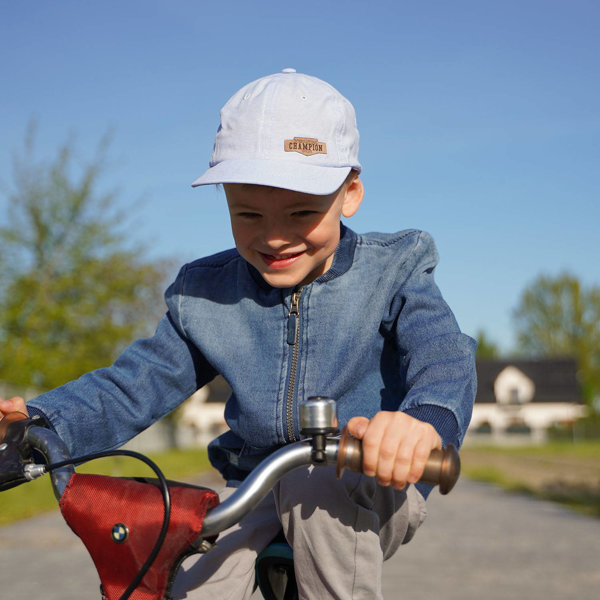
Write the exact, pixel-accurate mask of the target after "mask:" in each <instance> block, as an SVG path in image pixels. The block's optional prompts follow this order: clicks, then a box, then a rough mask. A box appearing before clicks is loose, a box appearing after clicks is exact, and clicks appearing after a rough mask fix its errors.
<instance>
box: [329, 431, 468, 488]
mask: <svg viewBox="0 0 600 600" xmlns="http://www.w3.org/2000/svg"><path fill="white" fill-rule="evenodd" d="M345 469H350V470H351V471H356V472H361V471H362V442H361V441H360V440H359V439H356V438H353V437H352V436H351V435H350V434H349V433H348V431H347V430H346V429H345V428H344V431H342V436H341V438H340V441H339V445H338V456H337V476H338V478H339V477H341V476H342V473H343V472H344V470H345ZM459 476H460V456H459V454H458V450H457V449H456V448H455V447H454V446H453V445H452V444H448V446H447V447H446V448H445V449H444V450H432V451H431V454H430V455H429V458H428V459H427V464H426V465H425V471H424V472H423V475H422V477H421V479H420V480H419V481H421V482H422V483H430V484H432V485H438V486H439V489H440V494H447V493H448V492H449V491H450V490H451V489H452V488H453V487H454V485H455V484H456V482H457V481H458V478H459Z"/></svg>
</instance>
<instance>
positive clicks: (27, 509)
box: [0, 449, 211, 525]
mask: <svg viewBox="0 0 600 600" xmlns="http://www.w3.org/2000/svg"><path fill="white" fill-rule="evenodd" d="M148 456H149V458H151V459H152V460H153V461H154V462H155V463H156V464H157V465H158V466H159V468H160V469H161V471H162V472H163V473H164V474H165V476H166V477H167V479H175V480H177V479H185V478H187V477H191V476H193V475H196V474H198V473H200V472H202V471H206V470H207V469H209V468H211V467H210V463H209V462H208V457H207V455H206V450H202V449H190V450H169V451H167V452H162V453H158V454H149V455H148ZM77 472H78V473H98V474H102V475H113V476H116V477H132V476H140V477H154V476H155V475H154V472H153V471H152V470H151V469H150V468H149V467H148V466H146V465H145V464H143V463H142V462H140V461H138V460H134V459H132V458H127V457H121V456H117V457H113V458H102V459H98V460H95V461H92V462H90V463H88V464H85V465H81V466H80V467H77ZM57 507H58V505H57V502H56V499H55V498H54V493H53V491H52V486H51V484H50V479H49V477H47V476H45V477H41V478H40V479H36V480H35V481H32V482H30V483H26V484H23V485H20V486H18V487H16V488H12V489H10V490H7V491H5V492H2V493H1V494H0V525H6V524H8V523H12V522H14V521H18V520H20V519H26V518H28V517H32V516H34V515H37V514H40V513H43V512H48V511H50V510H53V509H57Z"/></svg>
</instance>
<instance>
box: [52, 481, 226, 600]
mask: <svg viewBox="0 0 600 600" xmlns="http://www.w3.org/2000/svg"><path fill="white" fill-rule="evenodd" d="M169 490H170V494H171V519H170V522H169V528H168V530H167V535H166V537H165V540H164V543H163V545H162V548H161V550H160V552H159V553H158V555H157V557H156V560H155V561H154V563H153V564H152V566H151V567H150V569H149V571H148V572H147V573H146V575H145V576H144V578H143V579H142V580H141V582H140V584H139V585H138V586H137V588H136V589H135V590H134V591H133V593H132V594H131V596H130V598H131V600H163V599H164V598H168V593H169V590H170V587H171V584H172V582H173V579H174V576H175V573H176V570H177V569H178V568H179V565H180V564H181V561H182V560H183V558H185V557H186V556H188V555H189V554H194V553H197V552H200V551H201V550H200V549H199V548H197V547H195V546H193V545H192V543H193V542H194V541H195V540H196V539H197V538H198V535H199V534H200V532H201V530H202V521H203V520H204V516H205V514H206V511H207V510H208V509H209V508H212V507H213V506H216V505H217V504H218V503H219V500H218V496H217V494H216V493H215V492H214V491H213V490H210V489H207V488H200V487H196V486H189V485H186V484H180V483H172V482H169ZM60 509H61V512H62V514H63V517H64V519H65V521H66V522H67V523H68V524H69V526H70V527H71V529H72V530H73V531H74V532H75V534H76V535H78V536H79V537H80V538H81V540H82V541H83V543H84V544H85V547H86V548H87V550H88V552H89V554H90V556H91V557H92V560H93V561H94V565H95V566H96V570H97V571H98V575H99V577H100V582H101V589H102V593H103V597H104V598H105V599H106V600H118V598H120V597H121V595H122V594H123V593H124V591H125V590H126V589H127V587H128V586H129V585H130V584H131V582H132V581H133V579H134V577H135V576H136V575H137V574H138V572H139V570H140V567H141V566H142V565H143V564H144V563H145V562H146V559H147V558H148V556H149V554H150V553H151V552H152V549H153V547H154V545H155V543H156V540H157V538H158V535H159V532H160V530H161V527H162V524H163V517H164V505H163V497H162V494H161V491H160V488H159V487H158V486H157V485H155V484H153V483H151V482H150V481H146V480H136V479H125V478H118V477H108V476H104V475H87V474H79V473H75V474H74V475H73V476H72V477H71V480H70V482H69V484H68V486H67V489H66V490H65V492H64V493H63V495H62V497H61V499H60Z"/></svg>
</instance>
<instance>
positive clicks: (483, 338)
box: [475, 329, 500, 358]
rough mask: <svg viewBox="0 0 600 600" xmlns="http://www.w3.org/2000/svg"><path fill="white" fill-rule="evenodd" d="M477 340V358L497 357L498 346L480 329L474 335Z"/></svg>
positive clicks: (498, 352)
mask: <svg viewBox="0 0 600 600" xmlns="http://www.w3.org/2000/svg"><path fill="white" fill-rule="evenodd" d="M475 339H476V340H477V358H498V356H500V351H499V350H498V346H497V345H496V344H495V343H494V342H493V341H492V340H491V339H490V338H489V337H488V335H487V334H486V333H485V331H483V329H480V330H479V331H478V332H477V335H476V336H475Z"/></svg>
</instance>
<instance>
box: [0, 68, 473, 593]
mask: <svg viewBox="0 0 600 600" xmlns="http://www.w3.org/2000/svg"><path fill="white" fill-rule="evenodd" d="M360 170H361V166H360V163H359V162H358V130H357V128H356V120H355V116H354V109H353V107H352V105H351V104H350V103H349V102H348V101H347V100H346V99H345V98H344V97H343V96H341V95H340V94H339V92H337V91H336V90H335V89H334V88H332V87H331V86H330V85H329V84H327V83H325V82H323V81H321V80H319V79H316V78H314V77H310V76H307V75H303V74H299V73H296V72H295V71H294V70H293V69H285V70H284V71H282V72H281V73H277V74H274V75H271V76H268V77H264V78H262V79H259V80H257V81H254V82H252V83H250V84H248V85H246V86H244V87H243V88H242V89H241V90H240V91H239V92H237V93H236V94H234V96H233V97H232V98H231V99H230V100H229V101H228V102H227V103H226V104H225V106H224V107H223V109H222V111H221V125H220V127H219V130H218V132H217V136H216V139H215V145H214V149H213V155H212V158H211V162H210V168H209V169H208V171H206V173H204V175H202V176H201V177H200V178H199V179H197V180H196V181H195V182H194V184H193V185H194V186H198V185H209V184H223V186H224V189H225V195H226V197H227V204H228V208H229V212H230V217H231V226H232V231H233V236H234V239H235V245H236V250H230V251H226V252H223V253H220V254H217V255H214V256H212V257H208V258H205V259H201V260H198V261H195V262H194V263H191V264H189V265H186V266H184V267H183V269H182V270H181V272H180V274H179V276H178V277H177V279H176V281H175V282H174V283H173V284H172V285H171V286H170V287H169V289H168V290H167V292H166V296H165V297H166V301H167V305H168V309H169V310H168V312H167V314H166V316H165V317H164V318H163V319H162V321H161V323H160V324H159V326H158V329H157V331H156V334H155V335H154V337H153V338H151V339H148V340H139V341H138V342H136V343H134V344H132V346H130V347H129V348H128V349H127V350H126V351H125V352H124V353H123V355H122V356H121V357H120V358H119V359H118V360H117V361H116V362H115V364H114V365H113V366H112V367H109V368H108V369H101V370H99V371H95V372H93V373H89V374H87V375H85V376H83V377H82V378H80V379H79V380H78V381H76V382H72V383H70V384H67V385H66V386H63V387H62V388H59V389H58V390H54V391H52V392H49V393H47V394H44V395H42V396H40V397H39V398H37V399H35V400H33V401H32V402H31V403H30V404H29V405H28V407H29V412H30V414H31V413H35V414H40V415H41V416H42V417H43V418H45V419H46V421H48V422H49V424H50V425H51V426H52V427H53V428H55V429H56V431H57V432H58V433H59V435H61V437H62V438H63V439H64V441H65V443H66V444H67V446H68V447H69V449H70V451H71V453H72V454H73V455H81V454H83V453H87V452H91V451H94V450H100V449H105V448H109V447H115V446H118V445H120V444H123V443H124V442H126V441H127V440H128V439H130V438H131V437H133V436H134V435H135V434H137V433H138V432H139V431H141V430H142V429H144V428H145V427H147V426H148V425H150V424H151V423H152V422H154V421H156V420H157V419H159V418H161V417H162V416H164V415H166V414H167V413H169V412H170V411H172V410H173V409H174V408H175V407H177V406H178V405H179V404H180V403H181V402H182V401H183V400H184V399H185V398H187V397H188V396H189V395H190V394H191V393H192V392H194V391H195V390H196V389H197V388H198V387H200V386H202V385H204V384H206V383H207V382H208V381H210V380H211V379H212V378H213V377H214V376H215V375H217V374H221V375H223V376H224V377H225V379H226V380H227V381H228V382H229V384H230V385H231V387H232V390H233V393H232V396H231V398H230V399H229V401H228V403H227V406H226V410H225V416H226V420H227V423H228V425H229V427H230V431H228V432H227V433H226V434H224V435H222V436H220V437H219V438H218V439H217V440H215V441H214V442H212V443H211V445H210V447H209V454H210V458H211V461H212V463H213V465H214V466H215V467H217V468H218V469H219V471H220V472H221V473H222V474H223V476H224V477H225V479H226V480H227V481H228V482H229V484H230V486H234V485H235V482H236V481H239V480H241V479H243V478H244V477H245V475H246V474H247V473H248V471H249V470H251V469H252V468H253V467H254V466H256V465H257V464H258V462H260V460H262V459H263V458H264V457H265V456H266V455H268V454H269V453H270V452H272V451H273V450H274V449H276V448H277V447H279V446H281V445H283V444H286V443H289V442H292V441H295V440H296V439H298V437H299V432H298V430H299V427H298V410H297V409H298V402H299V401H300V400H302V399H304V398H308V397H310V396H314V395H325V396H330V397H333V398H336V399H337V401H338V416H339V420H340V425H343V424H345V423H348V427H349V431H350V433H352V434H353V435H354V436H355V437H358V438H360V439H362V440H363V450H364V463H363V467H364V473H365V475H366V476H365V475H362V474H356V473H346V474H345V475H344V477H343V478H342V480H341V481H337V480H336V479H335V474H334V473H333V470H332V469H330V468H329V467H323V468H318V469H310V468H308V469H299V470H297V471H295V472H293V473H291V474H290V475H288V476H287V477H285V478H284V479H283V480H282V481H281V482H280V483H279V484H278V485H277V486H276V488H275V489H274V491H273V494H272V495H270V496H269V497H267V498H266V499H265V501H264V502H263V503H262V504H261V505H260V506H259V507H258V508H257V509H256V510H255V511H254V512H253V513H252V514H251V515H250V516H249V517H248V518H247V519H245V520H244V521H243V522H242V523H240V524H239V525H238V526H236V527H234V528H232V530H230V531H228V532H226V533H224V534H222V535H221V537H220V541H219V543H218V544H217V548H216V549H215V550H213V551H212V552H210V553H208V554H207V555H206V556H203V557H200V558H199V559H198V558H193V559H189V560H188V561H187V562H186V563H184V565H183V567H182V569H181V570H180V573H179V575H178V578H177V580H176V584H175V588H174V593H175V597H176V598H213V599H214V598H219V599H222V598H249V596H250V595H251V593H252V587H253V564H254V559H255V557H256V555H257V553H258V552H260V551H261V550H262V549H263V548H264V547H265V546H266V545H267V544H268V542H269V541H270V540H271V539H272V538H273V536H274V535H275V534H276V533H277V531H278V530H279V529H280V528H281V527H282V526H283V530H284V533H285V535H286V538H287V539H288V541H289V543H290V544H291V546H292V548H293V550H294V556H295V564H296V572H297V579H298V586H299V591H300V597H301V598H315V599H317V598H318V599H319V600H321V599H324V598H369V599H372V598H381V589H380V585H381V582H380V575H381V564H382V562H383V560H384V559H385V558H387V557H389V556H390V555H391V554H392V553H393V552H394V551H395V550H396V549H397V548H398V546H399V544H401V543H405V542H407V541H409V540H410V538H411V537H412V535H413V534H414V532H415V530H416V528H417V527H418V526H419V525H420V523H421V522H422V520H423V518H424V514H425V509H424V497H425V496H426V494H427V491H428V490H427V489H426V488H425V487H423V486H414V485H407V484H412V483H415V482H416V481H417V480H418V479H419V477H420V475H421V473H422V471H423V468H424V464H425V460H426V459H427V456H428V455H429V452H430V451H431V450H432V449H434V448H439V447H441V446H442V445H446V444H448V443H454V444H456V445H460V442H461V441H462V438H463V436H464V432H465V430H466V428H467V425H468V422H469V419H470V414H471V409H472V403H473V398H474V393H475V372H474V358H473V354H474V343H473V341H472V340H471V339H470V338H468V337H467V336H465V335H463V334H461V333H460V331H459V329H458V326H457V324H456V321H455V319H454V317H453V315H452V312H451V311H450V309H449V308H448V307H447V305H446V304H445V302H444V301H443V299H442V297H441V295H440V293H439V291H438V289H437V287H436V285H435V283H434V281H433V270H434V268H435V265H436V263H437V254H436V251H435V248H434V246H433V242H432V240H431V239H430V238H429V236H428V235H426V234H424V233H422V232H419V231H404V232H400V233H397V234H367V235H363V236H358V235H357V234H355V233H354V232H353V231H351V230H350V229H348V228H346V227H345V226H343V225H342V224H341V217H342V216H344V217H346V218H349V217H351V216H352V215H353V214H354V213H355V212H356V211H357V210H358V208H359V206H360V203H361V201H362V199H363V194H364V190H363V185H362V182H361V180H360V178H359V173H360ZM18 408H21V410H23V409H24V406H22V405H21V404H20V401H18V400H15V399H13V400H12V401H6V402H4V403H3V404H0V410H2V411H3V412H8V411H9V410H14V409H18ZM369 476H374V477H375V478H376V481H377V483H378V484H379V485H377V484H376V483H375V480H374V479H373V478H372V477H369ZM230 491H231V487H230V488H229V490H225V491H224V493H223V497H225V496H227V495H228V494H229V493H230Z"/></svg>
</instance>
